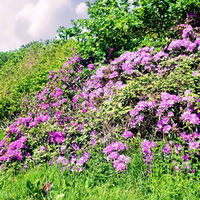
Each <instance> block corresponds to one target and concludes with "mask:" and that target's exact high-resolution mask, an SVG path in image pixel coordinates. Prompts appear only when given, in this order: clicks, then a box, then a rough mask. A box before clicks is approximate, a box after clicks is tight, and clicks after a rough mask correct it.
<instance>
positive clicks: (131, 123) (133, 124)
mask: <svg viewBox="0 0 200 200" xmlns="http://www.w3.org/2000/svg"><path fill="white" fill-rule="evenodd" d="M136 124H137V122H136V121H135V120H132V121H131V122H130V127H131V128H135V127H136Z"/></svg>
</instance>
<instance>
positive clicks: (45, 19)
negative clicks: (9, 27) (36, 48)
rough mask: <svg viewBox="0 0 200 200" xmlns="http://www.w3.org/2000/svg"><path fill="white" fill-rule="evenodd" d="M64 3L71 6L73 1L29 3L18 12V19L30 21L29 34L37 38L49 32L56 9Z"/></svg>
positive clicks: (46, 0)
mask: <svg viewBox="0 0 200 200" xmlns="http://www.w3.org/2000/svg"><path fill="white" fill-rule="evenodd" d="M64 5H67V6H68V8H70V6H71V3H70V1H69V0H39V1H38V3H37V4H35V5H34V4H32V3H29V4H26V5H25V6H24V8H23V10H21V11H20V12H18V14H17V16H16V20H17V21H18V20H19V21H20V20H21V21H24V20H25V21H26V22H27V23H28V27H27V34H28V35H30V36H31V37H32V38H33V39H36V38H38V37H39V36H43V35H44V34H45V33H48V31H49V29H50V28H51V26H52V22H53V20H54V17H55V14H56V11H57V10H58V9H59V8H60V7H61V6H64ZM47 35H48V34H47Z"/></svg>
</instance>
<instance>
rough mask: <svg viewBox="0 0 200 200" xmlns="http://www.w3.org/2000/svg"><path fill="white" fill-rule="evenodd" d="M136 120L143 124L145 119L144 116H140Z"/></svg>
mask: <svg viewBox="0 0 200 200" xmlns="http://www.w3.org/2000/svg"><path fill="white" fill-rule="evenodd" d="M135 119H136V121H137V122H142V121H143V119H144V115H138V116H136V117H135Z"/></svg>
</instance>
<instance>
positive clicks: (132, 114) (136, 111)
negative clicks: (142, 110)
mask: <svg viewBox="0 0 200 200" xmlns="http://www.w3.org/2000/svg"><path fill="white" fill-rule="evenodd" d="M138 113H139V111H138V110H131V111H130V116H135V115H137V114H138Z"/></svg>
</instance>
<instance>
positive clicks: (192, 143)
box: [189, 142, 199, 150]
mask: <svg viewBox="0 0 200 200" xmlns="http://www.w3.org/2000/svg"><path fill="white" fill-rule="evenodd" d="M197 148H199V143H198V142H189V150H190V149H197Z"/></svg>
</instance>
